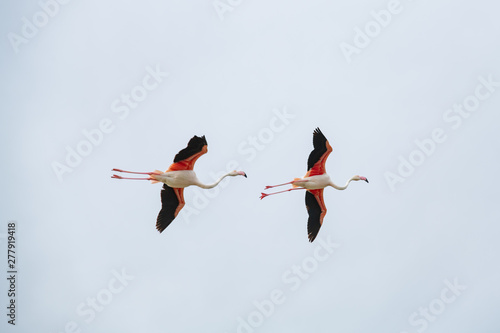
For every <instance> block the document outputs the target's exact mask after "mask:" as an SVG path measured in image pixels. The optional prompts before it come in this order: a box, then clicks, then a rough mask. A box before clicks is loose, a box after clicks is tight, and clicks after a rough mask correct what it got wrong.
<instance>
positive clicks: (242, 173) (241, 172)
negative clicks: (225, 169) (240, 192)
mask: <svg viewBox="0 0 500 333" xmlns="http://www.w3.org/2000/svg"><path fill="white" fill-rule="evenodd" d="M238 173H239V174H240V175H242V176H244V177H245V178H247V174H246V173H244V172H243V171H238Z"/></svg>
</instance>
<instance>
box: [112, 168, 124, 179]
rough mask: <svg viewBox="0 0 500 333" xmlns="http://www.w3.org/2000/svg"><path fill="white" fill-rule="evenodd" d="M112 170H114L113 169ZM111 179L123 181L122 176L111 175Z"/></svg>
mask: <svg viewBox="0 0 500 333" xmlns="http://www.w3.org/2000/svg"><path fill="white" fill-rule="evenodd" d="M113 170H115V169H113ZM115 171H116V170H115ZM111 178H116V179H123V177H122V176H118V175H113V176H111Z"/></svg>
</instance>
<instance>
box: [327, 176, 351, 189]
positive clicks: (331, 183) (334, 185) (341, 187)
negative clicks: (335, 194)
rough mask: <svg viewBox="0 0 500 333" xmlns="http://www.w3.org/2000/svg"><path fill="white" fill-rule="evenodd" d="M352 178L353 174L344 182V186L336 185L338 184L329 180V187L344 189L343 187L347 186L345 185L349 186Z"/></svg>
mask: <svg viewBox="0 0 500 333" xmlns="http://www.w3.org/2000/svg"><path fill="white" fill-rule="evenodd" d="M353 178H354V176H352V177H351V178H350V179H349V180H348V181H347V183H345V185H344V186H338V185H336V184H334V183H333V182H330V184H329V185H330V186H331V187H333V188H335V189H337V190H340V191H342V190H345V189H346V188H347V186H349V183H350V182H351V181H352V180H353Z"/></svg>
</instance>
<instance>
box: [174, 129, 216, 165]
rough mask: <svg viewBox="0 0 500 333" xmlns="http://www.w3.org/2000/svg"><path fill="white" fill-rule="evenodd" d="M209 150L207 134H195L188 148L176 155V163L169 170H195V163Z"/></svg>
mask: <svg viewBox="0 0 500 333" xmlns="http://www.w3.org/2000/svg"><path fill="white" fill-rule="evenodd" d="M207 151H208V144H207V140H206V139H205V136H204V135H203V136H201V137H199V136H196V135H195V136H193V137H192V138H191V140H189V142H188V145H187V147H186V148H184V149H182V150H181V151H180V152H178V153H177V155H175V158H174V163H173V164H172V165H170V167H169V168H168V170H167V171H176V170H193V167H194V163H195V162H196V160H197V159H198V158H199V157H200V156H201V155H203V154H206V153H207Z"/></svg>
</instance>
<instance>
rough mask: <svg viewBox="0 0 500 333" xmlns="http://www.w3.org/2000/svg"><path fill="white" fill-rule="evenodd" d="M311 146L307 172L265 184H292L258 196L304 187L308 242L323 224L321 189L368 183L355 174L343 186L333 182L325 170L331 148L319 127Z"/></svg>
mask: <svg viewBox="0 0 500 333" xmlns="http://www.w3.org/2000/svg"><path fill="white" fill-rule="evenodd" d="M313 146H314V150H313V151H312V152H311V154H309V159H308V160H307V173H306V175H305V176H304V177H303V178H295V179H294V180H292V181H291V182H288V183H284V184H278V185H273V186H266V188H265V189H266V190H267V189H269V188H273V187H277V186H283V185H288V184H290V185H292V188H290V189H288V190H284V191H279V192H274V193H268V194H266V193H262V195H261V196H260V198H261V199H264V198H265V197H267V196H269V195H273V194H278V193H283V192H288V191H294V190H304V189H305V190H306V208H307V212H308V213H309V219H308V221H307V233H308V238H309V241H310V242H312V241H314V239H315V238H316V236H317V235H318V232H319V229H320V228H321V225H322V224H323V218H324V217H325V215H326V206H325V202H324V200H323V189H324V188H325V187H327V186H331V187H333V188H335V189H337V190H345V189H346V188H347V186H349V183H350V182H351V181H353V180H364V181H365V182H367V183H368V179H366V177H362V176H358V175H356V176H353V177H351V178H350V179H349V180H348V181H347V183H346V184H345V185H344V186H338V185H336V184H334V183H333V182H332V181H331V179H330V177H329V176H328V174H327V173H326V170H325V163H326V159H327V158H328V155H330V153H331V152H332V150H333V149H332V147H331V146H330V144H329V143H328V140H327V139H326V137H325V136H324V135H323V133H321V131H320V129H319V128H316V129H315V130H314V132H313Z"/></svg>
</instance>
